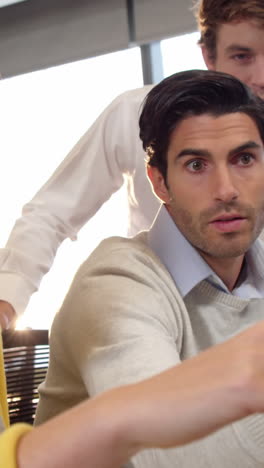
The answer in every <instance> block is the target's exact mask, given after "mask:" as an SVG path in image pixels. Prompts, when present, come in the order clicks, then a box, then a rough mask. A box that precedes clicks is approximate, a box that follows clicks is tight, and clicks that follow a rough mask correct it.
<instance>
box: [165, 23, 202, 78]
mask: <svg viewBox="0 0 264 468" xmlns="http://www.w3.org/2000/svg"><path fill="white" fill-rule="evenodd" d="M199 37H200V34H199V33H198V32H194V33H192V34H184V35H183V36H177V37H173V38H171V39H165V40H163V41H161V52H162V60H163V70H164V76H169V75H172V74H173V73H176V72H178V71H181V70H189V69H205V68H206V66H205V63H204V61H203V56H202V53H201V49H200V47H199V46H198V45H197V41H198V39H199Z"/></svg>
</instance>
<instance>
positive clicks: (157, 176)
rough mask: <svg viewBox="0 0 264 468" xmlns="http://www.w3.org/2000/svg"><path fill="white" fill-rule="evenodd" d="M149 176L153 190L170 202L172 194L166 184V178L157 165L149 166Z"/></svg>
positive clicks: (161, 198)
mask: <svg viewBox="0 0 264 468" xmlns="http://www.w3.org/2000/svg"><path fill="white" fill-rule="evenodd" d="M147 174H148V178H149V180H150V182H151V185H152V189H153V192H154V193H155V194H156V195H157V197H158V198H159V199H160V200H161V201H163V202H164V203H169V201H170V198H171V197H170V194H169V191H168V188H167V186H166V183H165V180H164V177H163V175H162V174H161V172H160V171H159V169H158V168H157V167H153V166H147Z"/></svg>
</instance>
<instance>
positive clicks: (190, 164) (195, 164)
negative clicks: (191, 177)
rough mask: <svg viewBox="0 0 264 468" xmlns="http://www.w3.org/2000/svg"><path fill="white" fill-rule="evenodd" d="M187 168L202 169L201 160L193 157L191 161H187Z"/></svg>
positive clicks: (191, 169) (192, 170)
mask: <svg viewBox="0 0 264 468" xmlns="http://www.w3.org/2000/svg"><path fill="white" fill-rule="evenodd" d="M187 168H188V169H189V170H190V171H191V172H199V171H201V170H202V169H204V163H203V161H200V159H194V160H193V161H190V162H188V163H187Z"/></svg>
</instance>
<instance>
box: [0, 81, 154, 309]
mask: <svg viewBox="0 0 264 468" xmlns="http://www.w3.org/2000/svg"><path fill="white" fill-rule="evenodd" d="M146 92H147V91H146V90H145V89H144V88H143V89H141V90H133V91H129V92H126V93H124V94H122V95H121V96H119V97H118V98H116V99H115V100H114V101H113V102H112V103H111V104H110V105H109V106H108V107H107V108H106V109H105V111H104V112H103V113H102V115H101V116H100V117H99V118H98V119H97V121H96V122H95V123H94V124H93V126H92V127H91V128H90V129H89V130H88V131H87V133H86V134H85V135H84V136H83V137H82V138H81V140H80V141H79V142H78V143H77V144H76V146H75V147H74V148H73V149H72V151H71V152H70V153H69V155H68V156H67V158H66V159H65V160H64V161H63V162H62V163H61V165H60V166H59V167H58V168H57V170H56V171H55V173H54V174H53V175H52V176H51V178H50V179H49V180H48V181H47V182H46V184H45V185H44V186H43V187H42V188H41V189H40V190H39V191H38V193H37V194H36V195H35V196H34V198H33V199H32V200H31V202H29V203H28V204H26V205H25V206H24V208H23V212H22V217H21V218H19V219H18V220H17V221H16V223H15V226H14V228H13V230H12V232H11V234H10V236H9V239H8V241H7V244H6V247H5V248H3V249H1V250H0V298H1V299H3V300H6V301H8V302H10V303H11V304H12V305H13V307H14V308H15V310H16V313H17V314H21V313H22V312H23V311H24V309H25V307H26V306H27V303H28V301H29V299H30V296H31V294H32V293H33V292H34V291H36V290H37V289H38V287H39V284H40V281H41V279H42V276H43V275H44V274H45V273H46V272H47V271H48V270H49V269H50V267H51V265H52V263H53V260H54V257H55V255H56V251H57V249H58V247H59V245H60V244H61V242H62V241H63V240H64V239H65V238H67V237H69V238H70V239H72V240H74V239H76V235H77V232H78V231H79V229H80V228H81V227H82V226H83V225H84V224H85V223H86V222H87V221H88V220H89V219H90V218H91V217H92V216H93V215H94V214H95V213H96V211H97V210H98V209H99V208H100V207H101V205H102V204H103V203H104V202H105V201H106V200H107V199H108V198H109V197H110V196H111V195H112V194H113V193H114V192H115V191H116V190H117V189H119V188H120V187H121V185H122V184H123V181H124V174H133V173H134V170H135V164H136V158H139V157H140V159H142V163H141V167H142V170H143V171H144V153H143V150H142V148H141V145H140V140H139V137H138V112H139V106H140V103H141V100H142V99H143V98H144V95H145V94H146ZM139 148H140V149H139ZM139 151H140V155H139V156H138V152H139ZM143 185H144V187H143V192H144V188H145V186H146V185H147V179H146V177H145V179H144V180H143ZM153 199H154V197H153Z"/></svg>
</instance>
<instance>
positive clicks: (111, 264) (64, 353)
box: [36, 233, 264, 468]
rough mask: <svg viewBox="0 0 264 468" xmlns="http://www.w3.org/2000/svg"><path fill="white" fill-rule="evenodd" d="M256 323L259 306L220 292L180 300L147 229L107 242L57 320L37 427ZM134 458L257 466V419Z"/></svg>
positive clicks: (147, 463)
mask: <svg viewBox="0 0 264 468" xmlns="http://www.w3.org/2000/svg"><path fill="white" fill-rule="evenodd" d="M190 273H191V272H190ZM263 318H264V300H262V299H256V300H245V299H241V298H238V297H234V296H232V295H227V294H225V293H223V292H220V291H218V290H217V289H215V288H214V287H213V286H211V285H210V284H208V283H207V282H205V281H203V282H202V283H200V284H199V285H198V286H196V287H195V288H194V289H193V290H192V291H191V292H190V293H189V294H188V295H187V296H186V297H185V299H184V301H183V299H182V298H181V296H180V294H179V292H178V290H177V288H176V286H175V283H174V281H173V279H172V277H171V276H170V274H169V273H168V271H167V270H166V269H165V267H164V266H163V265H162V264H161V262H160V260H159V259H158V258H157V257H156V255H155V254H154V253H153V252H152V251H151V250H150V249H149V247H148V246H147V244H146V233H141V234H139V235H138V236H137V237H136V238H134V239H122V238H112V239H108V240H105V241H104V242H103V243H102V244H101V245H100V246H99V247H98V248H97V249H96V250H95V251H94V252H93V254H92V255H91V256H90V257H89V258H88V260H87V261H86V262H85V263H84V264H83V265H82V266H81V267H80V269H79V271H78V272H77V274H76V276H75V279H74V281H73V284H72V286H71V288H70V291H69V293H68V295H67V297H66V299H65V301H64V303H63V305H62V308H61V310H60V311H59V313H58V314H57V316H56V317H55V320H54V323H53V326H52V330H51V337H50V347H51V348H50V349H51V357H50V367H49V370H48V374H47V378H46V381H45V383H44V384H43V385H42V386H41V388H40V395H41V398H40V404H39V408H38V411H37V418H36V421H37V423H40V422H43V421H44V420H45V419H48V418H50V417H52V416H54V415H55V414H57V413H59V412H61V411H63V410H66V409H67V408H69V407H71V406H73V405H74V404H76V403H78V402H80V401H81V400H83V399H84V398H86V397H87V395H90V396H93V395H95V394H97V393H99V392H102V391H103V390H106V389H109V388H111V387H115V386H118V385H122V384H127V383H130V382H136V381H139V380H142V379H143V378H146V377H149V376H151V375H153V374H156V373H158V372H160V371H162V370H164V369H167V368H169V367H171V366H173V365H175V364H176V363H179V362H180V361H181V360H183V359H187V358H189V357H191V356H193V355H195V354H197V353H198V352H199V351H200V350H202V349H205V348H207V347H209V346H212V345H214V344H216V343H219V342H221V341H224V340H226V339H227V338H228V337H230V336H231V335H233V334H236V333H238V332H239V331H241V330H242V329H244V328H246V327H248V326H249V325H251V324H253V323H255V322H257V321H259V320H261V319H263ZM132 462H133V466H134V467H135V468H174V467H177V468H178V467H179V468H194V467H195V468H209V467H210V468H211V467H212V468H253V467H254V468H260V467H264V417H263V416H262V415H256V416H251V417H249V418H246V419H244V420H242V421H240V422H237V423H235V424H232V425H230V426H227V427H226V428H224V429H222V430H220V431H218V432H217V433H215V434H213V435H211V436H210V437H207V438H205V439H203V440H201V441H198V442H195V443H193V444H190V445H187V446H185V447H181V448H177V449H170V450H147V451H145V452H142V453H140V454H139V455H137V456H136V457H135V458H134V459H133V460H132Z"/></svg>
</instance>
